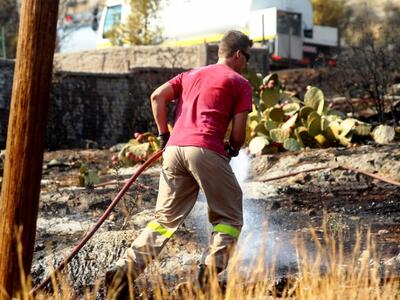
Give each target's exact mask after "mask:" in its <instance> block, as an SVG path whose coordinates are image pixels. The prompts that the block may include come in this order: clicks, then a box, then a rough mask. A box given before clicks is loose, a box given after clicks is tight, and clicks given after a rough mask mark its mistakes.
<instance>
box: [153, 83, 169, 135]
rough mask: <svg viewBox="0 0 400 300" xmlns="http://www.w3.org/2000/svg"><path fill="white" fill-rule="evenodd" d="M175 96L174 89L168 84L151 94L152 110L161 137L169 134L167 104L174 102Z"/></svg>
mask: <svg viewBox="0 0 400 300" xmlns="http://www.w3.org/2000/svg"><path fill="white" fill-rule="evenodd" d="M174 96H175V95H174V89H173V87H172V85H171V84H170V83H168V82H166V83H164V84H163V85H161V86H160V87H158V88H157V89H156V90H155V91H154V92H153V93H152V94H151V97H150V99H151V109H152V111H153V117H154V120H155V121H156V124H157V129H158V133H159V134H160V135H161V134H164V133H167V132H168V117H167V103H168V102H169V101H171V100H173V99H174Z"/></svg>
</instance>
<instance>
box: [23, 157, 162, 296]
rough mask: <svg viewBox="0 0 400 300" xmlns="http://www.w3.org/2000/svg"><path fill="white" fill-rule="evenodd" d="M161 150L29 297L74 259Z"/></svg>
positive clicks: (140, 168)
mask: <svg viewBox="0 0 400 300" xmlns="http://www.w3.org/2000/svg"><path fill="white" fill-rule="evenodd" d="M162 152H163V150H162V149H161V150H158V151H157V152H155V153H153V155H151V156H150V157H149V158H148V159H147V160H146V161H145V162H144V163H143V164H142V165H141V166H140V167H139V169H138V170H137V171H136V172H135V173H134V174H133V175H132V176H131V178H130V179H129V180H128V181H127V182H126V183H125V184H124V186H123V187H122V189H121V190H120V191H119V193H118V194H117V195H116V196H115V198H114V200H113V201H112V202H111V204H110V205H109V206H108V208H107V209H106V210H105V211H104V213H103V214H102V215H101V217H100V218H99V220H98V221H97V223H96V224H95V225H94V226H93V227H92V228H91V229H90V230H89V231H88V232H87V233H86V235H85V236H84V237H83V239H82V240H81V241H80V242H79V244H78V245H76V246H75V247H74V248H73V250H72V251H71V253H70V255H69V256H68V257H66V258H65V259H64V260H63V261H62V262H61V263H60V264H59V266H58V267H57V268H55V269H54V270H53V271H52V272H51V274H50V275H49V276H48V277H47V278H46V279H45V280H43V281H42V283H40V284H39V285H38V286H36V287H35V288H33V289H32V290H31V291H30V292H29V295H32V296H33V295H35V294H36V293H37V292H38V291H39V290H41V289H43V288H44V287H45V286H46V285H47V284H48V283H49V282H50V280H51V278H52V276H53V275H54V274H55V273H57V272H60V271H61V270H62V269H64V268H65V267H66V265H67V264H68V263H69V262H70V261H71V260H72V259H73V258H74V257H75V255H76V254H78V252H79V250H81V249H82V247H83V246H84V245H85V244H86V243H87V242H88V241H89V239H90V238H91V237H92V236H93V235H94V233H95V232H96V231H97V230H98V229H99V228H100V226H101V225H102V224H103V223H104V221H105V220H106V219H107V217H108V216H109V215H110V213H111V211H112V210H113V209H114V207H115V206H116V205H117V204H118V202H119V201H120V200H121V198H122V196H123V195H124V194H125V193H126V191H127V190H128V189H129V187H130V186H131V185H132V183H133V182H134V181H135V180H136V179H137V178H138V177H139V176H140V174H142V173H143V171H145V170H146V169H147V168H148V167H149V166H150V165H151V164H152V163H153V162H155V161H156V160H157V159H158V158H159V157H160V156H161V154H162Z"/></svg>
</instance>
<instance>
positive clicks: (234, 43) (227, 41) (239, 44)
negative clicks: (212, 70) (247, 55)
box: [218, 30, 253, 58]
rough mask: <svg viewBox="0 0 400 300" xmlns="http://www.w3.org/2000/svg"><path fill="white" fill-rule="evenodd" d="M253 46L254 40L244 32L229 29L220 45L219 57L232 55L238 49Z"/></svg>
mask: <svg viewBox="0 0 400 300" xmlns="http://www.w3.org/2000/svg"><path fill="white" fill-rule="evenodd" d="M251 46H253V41H252V40H250V39H249V37H248V36H247V35H245V34H244V33H243V32H240V31H237V30H230V31H228V32H227V33H226V34H225V35H224V37H223V38H222V40H221V42H220V43H219V47H218V57H222V58H227V57H231V56H232V55H233V54H234V53H235V52H236V51H238V50H246V49H247V48H251Z"/></svg>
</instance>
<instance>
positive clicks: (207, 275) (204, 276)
mask: <svg viewBox="0 0 400 300" xmlns="http://www.w3.org/2000/svg"><path fill="white" fill-rule="evenodd" d="M222 271H223V270H222V269H221V268H218V267H215V268H214V269H213V267H210V266H207V265H205V264H200V265H199V267H198V272H197V280H198V283H199V286H200V289H201V291H202V292H206V291H207V290H209V289H210V288H211V280H212V279H213V277H214V276H215V277H216V279H217V280H218V286H219V289H220V290H221V292H222V293H223V292H224V291H225V288H226V284H224V283H223V281H221V280H220V278H219V277H218V274H219V273H221V272H222Z"/></svg>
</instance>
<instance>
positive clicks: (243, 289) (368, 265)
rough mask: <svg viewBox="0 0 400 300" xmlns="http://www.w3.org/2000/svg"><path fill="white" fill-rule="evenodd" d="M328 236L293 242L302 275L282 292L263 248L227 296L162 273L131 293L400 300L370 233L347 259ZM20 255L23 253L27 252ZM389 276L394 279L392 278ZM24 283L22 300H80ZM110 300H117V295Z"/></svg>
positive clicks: (89, 295)
mask: <svg viewBox="0 0 400 300" xmlns="http://www.w3.org/2000/svg"><path fill="white" fill-rule="evenodd" d="M323 232H324V234H323V235H322V236H319V235H318V233H317V231H316V230H315V229H313V228H310V229H309V236H311V239H312V240H313V244H314V245H315V249H316V251H313V253H310V251H309V250H307V247H306V246H305V243H304V237H303V238H301V237H299V238H297V239H296V241H293V243H294V244H295V245H296V247H295V249H296V252H297V260H298V261H297V267H298V270H297V272H296V275H294V276H292V277H290V278H286V279H287V280H286V281H285V282H284V284H283V285H281V286H280V287H279V286H277V284H276V276H275V266H274V264H272V266H270V267H268V268H266V267H265V265H266V264H265V261H264V256H265V255H261V254H262V253H265V252H264V249H259V251H260V252H259V253H260V255H258V256H257V255H256V257H254V261H253V262H252V263H250V264H249V265H247V266H245V267H246V269H247V273H246V274H243V272H241V271H240V270H241V269H242V268H243V266H240V259H239V258H240V253H238V254H237V255H235V256H234V257H233V258H232V260H231V263H230V267H229V270H227V274H228V276H227V281H226V290H225V291H224V292H222V291H221V289H220V285H219V283H218V279H217V276H216V275H215V274H213V275H212V280H211V284H210V287H209V288H208V289H207V290H206V292H202V291H201V289H200V288H199V286H198V284H197V283H195V282H196V281H194V280H193V278H194V274H193V272H192V273H190V274H186V275H185V276H186V279H184V280H182V281H183V282H186V283H184V284H180V285H178V286H177V287H176V286H174V287H171V283H165V282H164V281H163V279H162V276H161V275H160V273H157V272H154V274H153V276H152V277H151V278H150V279H148V280H147V287H145V288H142V289H141V288H139V292H137V293H136V298H134V297H133V295H134V291H133V289H132V290H131V291H130V294H131V299H150V298H151V299H156V300H165V299H171V300H172V299H199V300H200V299H202V300H203V299H204V300H206V299H210V300H211V299H213V300H220V299H221V300H222V299H232V300H233V299H235V300H237V299H249V300H250V299H251V300H256V299H275V298H281V299H298V300H312V299H324V300H329V299H332V300H333V299H340V300H342V299H377V300H378V299H379V300H380V299H382V300H389V299H400V292H399V291H400V289H399V282H398V281H397V280H395V279H387V280H382V276H381V272H380V270H379V265H378V264H376V263H372V262H378V261H379V259H378V257H377V256H376V252H375V246H374V242H373V240H372V239H371V234H370V232H367V233H365V234H364V235H361V234H357V238H356V240H355V245H354V248H353V251H352V253H351V254H347V255H345V253H344V252H345V251H344V242H341V239H340V234H339V237H338V235H335V236H334V237H333V236H331V235H329V234H328V232H329V230H328V228H327V227H326V226H325V227H324V230H323ZM19 253H22V251H21V249H19ZM20 263H21V262H20ZM270 265H271V264H270ZM242 270H243V269H242ZM386 276H387V278H390V274H386ZM393 278H394V277H393ZM21 280H22V281H21V282H22V288H23V290H22V293H19V294H18V295H17V296H18V297H17V298H19V299H24V300H25V299H49V298H52V299H57V300H58V299H60V300H61V299H63V300H64V299H74V298H78V296H77V294H76V291H74V290H73V288H72V287H71V285H70V284H69V283H68V282H67V281H66V280H65V277H64V276H53V277H52V284H53V286H58V287H59V288H58V289H55V290H54V292H53V293H52V294H51V295H50V294H46V293H44V292H41V293H39V294H37V295H36V297H35V298H34V297H32V296H30V295H29V290H30V288H31V286H30V280H29V276H28V277H27V279H24V278H21ZM149 287H151V288H149ZM101 290H102V286H101V283H100V281H99V282H98V283H97V284H96V286H95V287H94V288H93V289H92V290H91V291H90V292H89V291H88V292H86V293H84V295H83V296H81V297H79V298H84V299H99V296H98V293H99V291H101ZM81 294H82V293H81ZM96 295H97V298H96ZM108 299H112V296H110V297H108Z"/></svg>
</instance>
